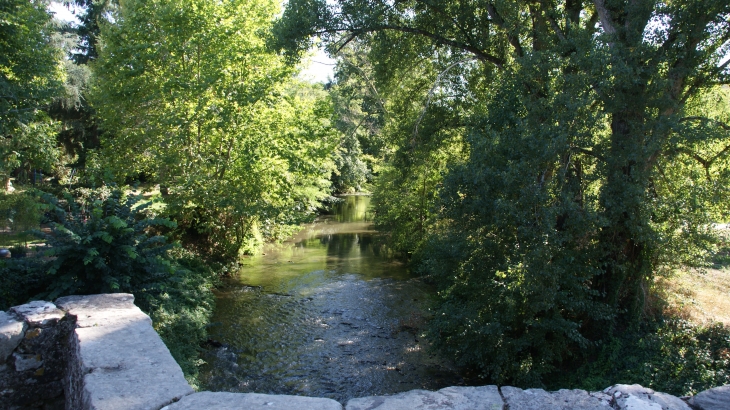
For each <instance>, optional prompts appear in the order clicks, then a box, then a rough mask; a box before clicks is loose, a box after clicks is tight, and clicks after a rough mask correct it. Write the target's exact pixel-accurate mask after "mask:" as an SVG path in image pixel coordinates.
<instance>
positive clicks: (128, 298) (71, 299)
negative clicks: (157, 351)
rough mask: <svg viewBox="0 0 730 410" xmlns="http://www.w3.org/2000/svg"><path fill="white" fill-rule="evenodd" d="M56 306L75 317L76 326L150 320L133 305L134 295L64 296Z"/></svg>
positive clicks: (58, 300)
mask: <svg viewBox="0 0 730 410" xmlns="http://www.w3.org/2000/svg"><path fill="white" fill-rule="evenodd" d="M56 305H58V307H60V308H61V309H63V310H65V311H66V312H68V314H70V315H72V316H75V317H76V326H77V327H80V328H83V327H92V326H107V325H117V324H123V323H132V322H139V321H145V322H147V323H148V324H150V325H152V320H150V318H149V316H147V315H146V314H144V312H142V311H141V310H140V309H139V308H138V307H137V306H135V305H134V295H131V294H129V293H112V294H106V295H88V296H66V297H62V298H58V299H57V300H56Z"/></svg>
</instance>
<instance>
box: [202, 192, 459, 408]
mask: <svg viewBox="0 0 730 410" xmlns="http://www.w3.org/2000/svg"><path fill="white" fill-rule="evenodd" d="M369 201H370V198H369V197H366V196H349V197H346V198H345V200H344V201H343V202H342V203H341V204H339V205H338V209H337V212H336V214H335V215H333V216H328V217H324V218H322V219H320V220H318V221H317V222H316V223H314V224H312V225H310V226H307V227H306V228H305V229H304V230H302V232H301V233H299V234H298V235H297V236H295V237H294V238H292V239H291V240H290V241H287V242H285V243H283V244H280V245H270V246H267V248H266V249H265V251H264V254H263V255H260V256H257V257H252V258H249V259H246V260H244V261H243V266H242V268H241V270H240V272H239V274H238V275H237V276H236V277H235V278H234V279H232V280H231V281H229V282H228V283H227V284H226V286H225V287H223V288H222V289H220V290H219V291H218V292H217V300H216V304H217V305H216V312H215V314H214V318H213V322H214V323H215V324H216V325H215V326H213V327H211V329H210V335H211V338H213V339H215V340H216V341H218V342H220V343H221V344H222V345H221V347H218V348H211V349H210V350H209V351H207V352H206V354H205V355H204V360H205V361H206V362H207V364H206V365H205V366H204V367H203V369H202V372H201V382H202V383H203V385H204V387H205V388H206V389H208V390H213V391H232V392H257V393H272V394H295V395H304V396H319V397H329V398H333V399H335V400H339V401H341V402H343V403H344V402H346V401H347V400H348V399H350V398H353V397H362V396H369V395H376V394H377V395H381V394H392V393H397V392H401V391H407V390H412V389H418V388H422V389H438V388H441V387H445V386H450V385H455V384H460V383H461V379H460V378H459V376H458V374H457V373H456V372H455V371H454V370H453V369H452V368H451V366H449V365H448V363H447V362H445V361H444V360H441V359H440V358H439V357H438V356H437V355H436V354H435V353H434V352H432V351H430V349H429V343H428V341H427V340H425V339H424V337H423V334H422V333H423V327H424V324H425V321H426V320H427V319H428V315H429V307H430V306H431V303H432V299H431V294H432V292H431V289H430V288H429V287H428V286H427V285H425V284H423V283H422V282H421V281H420V280H419V279H417V278H415V277H412V276H411V275H410V273H409V272H408V270H407V268H406V267H405V266H404V265H403V264H402V263H400V262H398V261H397V260H394V259H391V258H389V257H388V253H387V251H386V249H385V248H384V247H383V246H382V245H380V242H379V241H378V240H377V233H376V232H375V231H374V230H373V229H372V225H371V224H370V222H369V221H368V214H367V209H368V204H369Z"/></svg>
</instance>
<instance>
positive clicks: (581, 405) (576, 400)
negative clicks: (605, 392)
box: [501, 386, 611, 410]
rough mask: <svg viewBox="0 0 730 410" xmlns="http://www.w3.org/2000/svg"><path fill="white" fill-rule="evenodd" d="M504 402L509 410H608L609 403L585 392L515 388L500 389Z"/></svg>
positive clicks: (505, 387)
mask: <svg viewBox="0 0 730 410" xmlns="http://www.w3.org/2000/svg"><path fill="white" fill-rule="evenodd" d="M501 390H502V395H503V396H504V402H505V404H506V405H507V406H509V409H510V410H574V409H575V410H594V409H606V410H610V409H611V407H610V405H609V403H608V402H607V401H605V400H602V397H603V396H602V397H595V396H594V395H591V394H590V393H588V392H587V391H585V390H558V391H556V392H546V391H545V390H543V389H527V390H522V389H519V388H517V387H511V386H504V387H502V388H501Z"/></svg>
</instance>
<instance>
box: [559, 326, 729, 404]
mask: <svg viewBox="0 0 730 410" xmlns="http://www.w3.org/2000/svg"><path fill="white" fill-rule="evenodd" d="M593 353H594V354H593V357H592V358H591V359H590V360H589V361H588V362H587V363H586V364H584V365H582V366H581V367H579V368H577V369H573V370H571V371H570V372H562V373H560V374H554V375H551V376H550V377H549V378H546V380H550V382H549V383H548V387H549V388H567V387H571V388H581V389H586V390H594V391H595V390H600V389H602V388H605V386H608V385H611V384H616V383H624V384H634V383H638V384H641V385H642V386H646V387H650V388H652V389H654V390H657V391H662V392H667V393H669V394H674V395H677V396H684V395H693V394H697V393H699V392H701V391H703V390H706V389H709V388H712V387H715V386H722V385H725V384H728V383H729V382H730V370H729V369H730V330H728V329H727V328H726V327H724V326H723V325H722V324H721V323H714V324H709V325H703V326H698V325H695V324H692V323H689V322H686V321H684V320H681V319H668V320H666V321H660V322H650V323H647V324H645V325H644V326H642V328H641V329H639V330H626V331H625V332H623V333H622V334H621V335H617V336H614V337H611V338H610V339H608V340H606V341H605V342H603V343H602V344H600V345H599V346H597V347H596V348H595V349H594V352H593Z"/></svg>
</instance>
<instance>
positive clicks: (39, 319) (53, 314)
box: [10, 300, 66, 327]
mask: <svg viewBox="0 0 730 410" xmlns="http://www.w3.org/2000/svg"><path fill="white" fill-rule="evenodd" d="M10 311H11V312H13V313H15V314H16V315H18V317H20V318H22V319H23V320H25V321H26V322H27V323H28V324H29V325H30V326H36V327H44V326H48V325H50V324H52V323H54V322H57V321H59V320H61V319H62V318H63V317H64V316H65V315H66V314H65V313H64V312H63V311H62V310H60V309H58V308H57V307H56V305H54V304H53V303H51V302H46V301H43V300H36V301H33V302H30V303H26V304H25V305H20V306H14V307H11V308H10Z"/></svg>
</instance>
